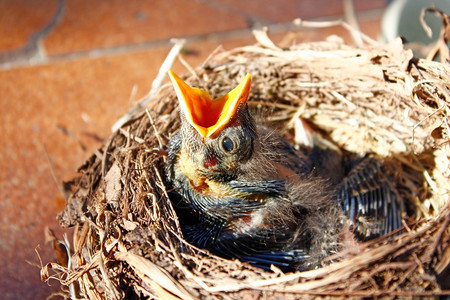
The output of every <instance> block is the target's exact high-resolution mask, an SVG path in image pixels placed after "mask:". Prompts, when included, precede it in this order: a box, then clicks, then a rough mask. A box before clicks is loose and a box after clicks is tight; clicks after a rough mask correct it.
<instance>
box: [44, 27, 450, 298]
mask: <svg viewBox="0 0 450 300" xmlns="http://www.w3.org/2000/svg"><path fill="white" fill-rule="evenodd" d="M257 39H258V43H257V44H255V45H251V46H246V47H241V48H235V49H232V50H230V51H224V50H221V49H218V50H217V51H215V52H214V53H213V54H211V56H210V57H209V58H208V59H207V61H206V62H204V63H203V64H202V65H201V66H199V67H197V68H196V69H190V70H189V72H188V73H186V74H185V75H184V76H182V77H183V79H184V80H185V81H186V82H187V83H189V84H190V85H192V86H198V87H201V88H202V89H205V90H207V91H209V93H210V94H211V95H212V97H216V96H220V95H223V94H225V93H226V92H228V91H230V90H231V89H232V88H234V87H235V86H236V85H237V84H238V82H239V80H240V79H242V78H243V76H244V75H245V74H246V73H250V74H251V75H252V78H253V80H252V87H251V92H250V98H249V103H248V104H249V107H250V109H251V110H252V111H253V115H256V118H257V119H259V121H260V122H263V123H264V124H265V125H267V126H269V127H271V128H274V129H276V130H278V131H279V132H280V134H282V135H283V136H284V137H285V138H286V139H287V140H289V141H293V139H295V134H294V129H293V128H294V126H295V119H298V118H299V117H300V118H302V119H304V120H307V121H308V123H310V124H312V125H313V126H314V127H315V128H316V129H317V130H319V131H320V132H321V133H322V134H323V135H325V136H326V137H327V138H328V139H329V140H330V141H332V142H333V143H335V144H336V145H338V146H339V147H340V148H341V149H342V150H344V151H346V152H351V153H373V154H374V155H376V156H377V157H379V158H380V160H381V161H383V164H384V165H385V167H386V170H387V172H388V173H389V174H390V176H391V177H392V178H393V179H394V181H395V183H396V185H397V187H398V192H399V194H400V196H401V198H402V199H403V201H404V204H405V205H404V206H405V214H404V220H405V223H404V227H403V228H402V229H401V230H399V231H398V232H397V233H396V234H392V235H391V236H390V237H381V238H377V239H375V240H372V241H369V242H365V243H362V244H361V245H360V246H359V247H357V249H356V248H355V251H351V250H349V251H346V252H345V253H338V254H335V255H334V256H333V257H330V258H327V261H328V262H331V261H332V262H333V263H327V262H325V265H326V266H325V267H322V268H319V269H314V270H310V271H304V272H292V273H286V274H285V273H283V272H281V271H280V270H278V269H276V268H273V269H272V271H266V270H262V269H259V268H256V267H253V266H251V265H249V264H246V263H243V262H240V261H238V260H227V259H223V258H220V257H217V256H214V255H212V254H210V253H208V252H207V251H205V250H202V249H198V248H195V247H193V246H191V245H189V244H188V243H187V242H186V241H184V240H183V236H182V234H181V231H180V225H179V222H178V218H177V216H176V214H175V212H174V209H173V207H172V204H171V201H170V199H169V196H168V192H169V191H168V190H167V189H166V186H167V185H166V180H165V174H164V171H163V170H164V164H165V160H166V155H165V150H166V149H167V148H166V147H167V143H168V140H169V139H170V138H171V137H172V136H173V135H174V134H175V133H176V132H177V130H178V129H179V127H180V119H179V110H178V102H177V100H176V95H175V93H174V91H173V88H172V87H171V85H170V84H165V85H162V86H161V87H160V88H159V89H158V92H157V93H156V94H155V95H154V97H153V99H152V100H151V101H150V102H149V104H148V105H147V107H146V110H143V109H142V110H137V111H136V112H135V113H132V114H131V117H130V118H128V121H127V122H125V124H123V125H122V126H121V127H120V129H118V130H117V131H116V132H115V133H114V134H113V135H112V136H111V137H110V138H109V139H108V140H107V142H106V143H105V144H104V146H103V147H102V148H101V149H99V150H98V151H97V152H95V153H94V154H93V155H92V156H91V157H90V158H89V160H87V162H86V163H85V164H84V165H82V166H81V167H80V169H79V176H78V177H76V178H75V179H73V180H72V181H70V182H67V183H65V185H64V186H65V188H66V191H67V195H68V200H67V206H66V208H65V210H64V211H63V212H62V213H61V214H60V215H59V220H60V223H61V225H62V226H63V227H73V228H74V230H73V242H72V243H69V241H68V239H67V238H66V240H65V241H57V240H56V238H55V237H53V245H54V247H55V249H56V254H57V256H58V262H54V263H49V264H47V265H46V266H44V267H43V268H42V270H41V275H42V278H43V280H49V279H51V278H53V279H57V280H59V282H60V283H61V284H62V286H63V291H64V293H65V294H66V295H67V296H70V297H72V298H74V299H75V298H78V297H80V298H89V299H121V298H141V297H142V298H146V297H148V298H159V299H179V298H181V299H197V298H208V299H209V298H214V299H216V298H218V299H221V298H224V299H241V298H244V297H248V298H246V299H259V298H264V299H265V297H275V296H276V297H282V298H286V299H294V298H297V297H298V296H299V295H305V294H306V295H316V296H317V295H331V296H336V297H338V296H339V297H342V296H361V297H364V296H374V295H375V296H384V295H389V296H395V295H397V296H402V295H404V296H410V295H416V296H435V295H441V294H446V293H448V292H449V291H448V288H449V287H448V275H449V262H450V250H449V248H448V244H449V238H450V230H449V222H450V207H449V201H448V197H449V190H450V180H449V175H450V169H449V156H450V145H449V133H450V130H449V124H448V117H449V112H450V107H449V103H450V94H449V88H450V85H449V82H450V78H449V74H450V68H449V65H448V64H442V63H438V62H433V61H428V60H421V59H415V58H413V57H412V55H411V52H410V51H406V50H404V49H403V47H402V45H401V43H400V42H398V43H393V44H390V45H378V44H372V45H370V46H364V47H352V46H348V45H346V44H344V43H343V42H342V41H341V40H339V39H337V38H334V39H328V40H327V41H324V42H316V43H304V44H297V45H293V46H291V47H289V48H285V49H281V48H278V47H277V46H275V45H274V44H273V43H271V42H270V40H268V39H267V36H266V35H265V34H263V33H262V34H261V33H260V34H259V35H258V38H257ZM445 279H446V280H447V281H445ZM445 283H446V284H447V286H445ZM443 284H444V285H443ZM445 289H447V290H445Z"/></svg>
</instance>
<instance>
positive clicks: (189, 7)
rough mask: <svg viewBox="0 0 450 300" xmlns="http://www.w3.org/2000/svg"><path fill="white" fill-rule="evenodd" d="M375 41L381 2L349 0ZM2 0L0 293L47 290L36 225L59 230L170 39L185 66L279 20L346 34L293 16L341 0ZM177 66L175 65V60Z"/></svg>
mask: <svg viewBox="0 0 450 300" xmlns="http://www.w3.org/2000/svg"><path fill="white" fill-rule="evenodd" d="M354 2H355V7H356V10H357V12H358V14H357V16H358V20H359V22H360V27H361V28H362V30H363V31H364V32H365V33H367V34H368V35H370V36H371V37H373V38H376V37H377V35H378V32H379V20H380V16H381V14H382V9H383V8H384V7H385V2H384V1H382V0H374V1H367V0H354ZM274 3H275V2H274V1H272V0H251V1H250V0H249V1H242V0H213V1H206V0H199V1H194V0H190V1H183V0H164V1H163V0H160V1H146V2H144V1H139V0H132V1H120V0H111V1H100V0H99V1H92V0H65V1H64V0H45V1H20V0H3V1H0V95H1V97H0V105H1V106H0V107H1V118H2V122H1V123H0V133H1V135H2V136H3V137H2V138H1V139H0V149H1V150H0V169H1V172H0V193H1V198H0V214H1V219H0V222H1V223H0V226H1V228H2V230H1V231H0V266H1V276H2V277H1V280H0V291H1V294H2V299H44V298H46V297H47V296H48V295H49V294H50V293H51V292H52V291H55V290H57V284H56V283H55V282H53V287H51V288H49V287H48V286H47V284H45V283H42V282H41V281H40V276H39V268H38V267H37V266H39V260H38V256H37V255H36V252H35V249H37V250H38V252H39V254H40V256H41V258H42V260H43V262H44V263H46V262H49V261H50V260H52V259H53V253H52V251H51V250H50V246H49V245H48V244H45V242H44V228H45V227H46V226H49V227H50V228H53V229H56V230H57V233H59V234H61V232H62V231H61V230H60V229H58V228H59V226H58V223H57V221H56V218H55V216H56V215H57V213H58V212H59V211H60V210H61V209H62V208H63V206H64V200H63V197H62V195H61V193H60V190H59V184H60V182H61V181H62V180H64V179H70V178H71V177H72V176H73V175H74V172H75V170H76V169H77V167H78V166H79V165H81V164H82V163H83V161H84V160H85V159H86V158H88V156H89V154H90V153H91V152H92V151H94V150H95V149H96V148H98V147H99V146H100V145H101V140H102V139H105V138H107V137H108V135H109V134H110V127H111V125H112V124H113V123H114V122H115V120H117V119H118V118H119V117H120V116H121V115H122V114H123V113H124V112H125V111H126V110H127V108H128V107H129V106H130V100H129V99H130V94H131V91H132V89H133V87H136V88H137V93H136V95H135V99H138V98H139V97H141V96H143V95H145V94H146V93H147V92H148V90H149V88H150V85H151V82H152V80H153V78H154V76H155V75H156V73H157V70H158V68H159V66H160V64H161V63H162V61H163V60H164V58H165V56H166V55H167V53H168V51H169V49H170V47H171V44H170V42H169V39H170V38H171V37H187V38H188V39H187V40H188V44H187V45H186V47H187V49H189V50H190V51H189V52H188V53H191V54H189V55H185V59H186V60H187V61H188V62H189V63H190V64H191V65H193V66H195V65H197V64H199V63H200V62H202V61H203V60H204V59H205V58H206V57H207V55H208V54H209V53H210V52H211V51H212V50H213V49H215V48H216V47H217V46H218V45H223V46H224V47H225V48H232V47H236V46H239V45H244V44H249V43H253V42H254V39H253V37H252V34H251V29H252V28H257V27H258V26H263V25H268V26H270V25H276V26H274V27H273V29H274V31H276V33H274V34H273V35H272V36H273V38H274V40H275V41H281V40H282V38H283V36H285V35H286V34H287V33H289V32H294V33H295V37H296V39H297V42H301V41H311V40H321V39H324V38H325V36H328V35H330V34H338V35H341V36H344V37H345V38H346V39H347V40H348V41H351V40H350V38H349V36H348V34H347V33H346V32H345V31H344V30H343V29H342V28H337V27H333V28H328V29H322V30H304V29H301V30H300V29H295V28H293V26H292V25H291V23H290V22H291V20H293V19H294V18H297V17H300V18H302V19H307V20H309V19H318V18H319V19H320V18H324V17H325V18H328V19H336V18H342V14H343V5H342V1H341V0H332V1H327V0H297V1H295V0H280V1H278V2H276V3H277V5H276V6H275V4H274ZM174 68H175V70H177V71H178V72H180V73H182V72H184V71H185V70H184V68H183V67H182V66H181V64H180V63H178V62H177V65H176V66H175V67H174Z"/></svg>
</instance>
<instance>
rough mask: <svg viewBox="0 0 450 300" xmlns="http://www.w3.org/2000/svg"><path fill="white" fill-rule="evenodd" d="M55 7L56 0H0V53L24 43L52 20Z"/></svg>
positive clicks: (56, 4) (56, 6)
mask: <svg viewBox="0 0 450 300" xmlns="http://www.w3.org/2000/svg"><path fill="white" fill-rule="evenodd" d="M57 8H58V0H48V1H19V0H3V1H0V54H1V52H4V51H11V50H15V49H17V48H20V47H22V46H23V45H25V44H26V43H27V41H28V40H29V39H30V37H31V35H33V34H35V33H36V32H37V31H39V30H41V29H42V28H44V27H45V25H46V24H48V23H49V22H50V21H51V20H52V18H53V16H54V14H55V13H56V10H57Z"/></svg>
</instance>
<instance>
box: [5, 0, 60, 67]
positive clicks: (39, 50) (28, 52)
mask: <svg viewBox="0 0 450 300" xmlns="http://www.w3.org/2000/svg"><path fill="white" fill-rule="evenodd" d="M64 8H65V0H59V1H58V8H57V9H56V12H55V14H54V16H53V18H52V19H51V20H50V22H48V23H47V24H46V25H45V26H44V27H43V28H42V29H40V30H38V31H37V32H35V33H33V34H32V35H31V36H30V38H29V39H28V41H27V42H26V43H25V45H24V46H23V47H21V48H19V49H16V50H12V51H6V52H3V53H0V69H1V67H2V66H3V65H8V64H9V63H10V62H12V63H13V62H14V61H17V62H19V63H29V61H30V60H38V61H39V60H43V59H45V57H46V54H45V49H44V48H43V46H42V45H41V41H42V39H43V38H44V37H45V36H47V35H48V34H49V33H50V31H51V30H52V29H53V28H55V26H56V25H57V24H58V23H59V21H60V20H61V17H62V15H63V12H64Z"/></svg>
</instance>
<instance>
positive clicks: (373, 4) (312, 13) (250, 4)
mask: <svg viewBox="0 0 450 300" xmlns="http://www.w3.org/2000/svg"><path fill="white" fill-rule="evenodd" d="M218 1H219V2H221V3H223V4H224V5H227V6H228V7H229V8H230V9H232V10H233V11H239V12H241V13H245V14H248V15H249V16H251V17H252V18H253V19H254V20H258V21H262V22H263V23H273V22H289V21H292V20H294V19H295V18H302V19H312V18H319V17H328V16H336V15H342V14H343V13H344V9H343V4H342V3H343V1H342V0H331V1H330V0H279V1H273V0H247V1H242V0H218ZM353 2H354V5H355V10H356V11H363V10H369V9H376V8H383V7H385V6H386V2H385V1H384V0H374V1H367V0H355V1H353Z"/></svg>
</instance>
